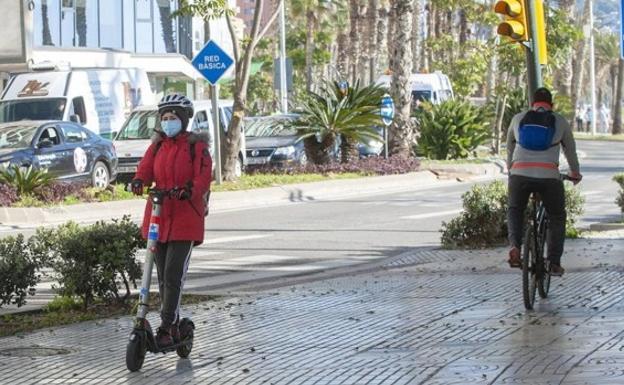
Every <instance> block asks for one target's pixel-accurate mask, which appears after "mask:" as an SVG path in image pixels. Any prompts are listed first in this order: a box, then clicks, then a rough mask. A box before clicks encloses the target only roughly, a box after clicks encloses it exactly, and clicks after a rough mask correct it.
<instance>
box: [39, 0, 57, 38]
mask: <svg viewBox="0 0 624 385" xmlns="http://www.w3.org/2000/svg"><path fill="white" fill-rule="evenodd" d="M41 19H42V20H41V21H42V31H41V32H42V35H43V36H41V40H42V44H43V45H54V44H52V34H51V33H50V21H49V20H48V2H47V0H43V1H42V2H41Z"/></svg>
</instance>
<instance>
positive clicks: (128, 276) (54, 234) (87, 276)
mask: <svg viewBox="0 0 624 385" xmlns="http://www.w3.org/2000/svg"><path fill="white" fill-rule="evenodd" d="M33 238H34V240H33V244H34V245H35V247H37V248H38V250H40V251H45V250H47V251H48V253H49V255H50V257H51V262H50V265H51V266H52V267H53V269H54V272H55V275H56V279H57V280H58V282H59V284H60V287H58V288H57V290H58V292H59V294H60V295H62V296H69V297H71V296H78V297H80V298H81V299H82V302H83V305H84V307H85V308H87V307H88V306H89V304H91V303H93V300H94V299H95V298H96V297H98V298H102V299H105V300H112V299H115V300H117V301H118V302H125V301H126V300H127V299H128V297H129V296H130V285H131V284H132V285H133V286H134V287H136V280H137V279H138V278H139V277H140V275H141V269H140V266H139V264H138V262H137V261H136V252H137V250H138V249H139V248H140V247H142V246H143V239H142V237H141V232H140V229H139V227H138V226H137V225H136V224H134V223H133V222H132V221H130V218H129V217H128V216H124V217H123V218H122V219H121V220H113V221H112V222H110V223H106V222H97V223H95V224H93V225H90V226H86V227H79V226H78V225H77V224H76V223H73V222H69V223H66V224H64V225H61V226H59V227H58V228H56V229H45V228H40V229H38V230H37V233H36V235H35V236H34V237H33ZM120 287H123V288H125V290H126V293H125V295H124V296H123V297H122V296H121V295H120V293H119V289H120Z"/></svg>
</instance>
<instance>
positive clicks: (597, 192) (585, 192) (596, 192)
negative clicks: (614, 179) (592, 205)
mask: <svg viewBox="0 0 624 385" xmlns="http://www.w3.org/2000/svg"><path fill="white" fill-rule="evenodd" d="M581 194H583V195H585V196H588V195H598V194H604V191H581Z"/></svg>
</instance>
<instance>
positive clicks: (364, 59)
mask: <svg viewBox="0 0 624 385" xmlns="http://www.w3.org/2000/svg"><path fill="white" fill-rule="evenodd" d="M367 14H368V5H367V3H366V0H360V7H359V10H358V32H359V35H360V59H359V60H360V67H359V69H358V78H359V79H360V84H363V85H367V84H368V78H369V72H368V66H369V65H370V62H369V59H368V58H369V57H370V52H369V47H368V41H369V33H370V32H371V28H370V25H369V23H368V22H367V20H366V15H367Z"/></svg>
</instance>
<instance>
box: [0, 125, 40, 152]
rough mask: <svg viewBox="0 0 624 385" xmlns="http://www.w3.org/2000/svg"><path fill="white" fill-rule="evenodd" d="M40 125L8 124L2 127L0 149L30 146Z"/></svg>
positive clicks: (0, 130)
mask: <svg viewBox="0 0 624 385" xmlns="http://www.w3.org/2000/svg"><path fill="white" fill-rule="evenodd" d="M37 128H38V126H33V125H23V124H20V125H6V126H3V127H0V149H7V148H13V149H19V148H26V147H30V143H31V142H32V139H33V136H34V135H35V133H36V132H37Z"/></svg>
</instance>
